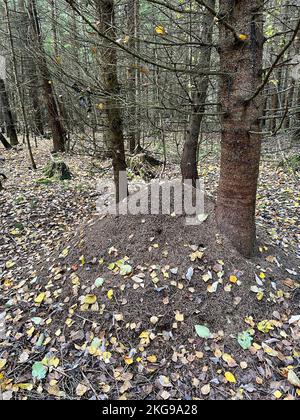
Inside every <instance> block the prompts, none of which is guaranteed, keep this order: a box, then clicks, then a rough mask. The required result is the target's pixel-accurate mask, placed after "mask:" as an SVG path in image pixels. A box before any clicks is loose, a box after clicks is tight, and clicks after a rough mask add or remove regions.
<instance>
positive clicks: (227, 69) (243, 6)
mask: <svg viewBox="0 0 300 420" xmlns="http://www.w3.org/2000/svg"><path fill="white" fill-rule="evenodd" d="M261 12H262V1H261V0H255V1H253V0H235V1H222V2H221V10H220V13H221V16H224V19H226V20H227V21H228V22H229V23H230V24H231V25H232V26H233V27H234V28H235V29H236V31H237V33H239V34H245V35H247V39H246V40H245V41H241V42H238V41H236V40H234V37H233V36H232V33H231V32H230V31H228V30H227V29H226V28H225V26H224V25H221V24H220V29H221V31H220V59H221V72H222V73H225V74H227V76H225V75H224V76H222V77H221V83H220V102H221V104H222V111H223V112H224V113H225V115H224V116H223V117H222V158H221V175H220V184H219V191H218V198H217V209H216V213H217V221H218V225H219V228H220V230H221V231H222V232H224V233H225V234H226V235H227V236H228V237H229V238H230V239H231V241H232V243H233V245H234V246H235V247H236V248H237V249H238V250H239V251H240V252H241V254H243V255H244V256H246V257H251V256H252V255H253V253H254V251H255V243H256V228H255V208H256V193H257V183H258V176H259V164H260V154H261V134H259V133H260V123H259V117H260V116H261V115H262V105H263V104H262V96H261V95H259V96H258V97H257V98H256V99H255V100H254V101H251V102H249V101H247V98H249V97H251V93H253V92H254V91H256V90H257V88H258V87H259V86H260V84H261V81H262V56H263V18H262V15H261Z"/></svg>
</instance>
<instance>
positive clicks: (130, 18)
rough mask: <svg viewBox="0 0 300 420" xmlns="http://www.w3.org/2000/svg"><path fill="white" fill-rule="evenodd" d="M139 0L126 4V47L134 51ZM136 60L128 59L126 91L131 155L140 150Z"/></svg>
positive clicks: (132, 0) (131, 0)
mask: <svg viewBox="0 0 300 420" xmlns="http://www.w3.org/2000/svg"><path fill="white" fill-rule="evenodd" d="M139 8H140V3H139V0H128V3H127V31H128V36H129V42H128V47H129V48H130V49H131V50H132V51H135V50H136V48H137V43H138V41H137V38H138V26H139ZM137 61H138V60H137V59H136V58H135V57H130V62H129V69H128V89H129V95H128V97H129V98H128V99H129V104H130V109H129V112H130V117H131V118H130V120H129V133H128V137H129V151H130V153H131V154H133V153H135V152H136V149H140V147H139V145H140V139H139V128H138V109H137V100H138V88H139V86H138V71H137V65H138V62H137Z"/></svg>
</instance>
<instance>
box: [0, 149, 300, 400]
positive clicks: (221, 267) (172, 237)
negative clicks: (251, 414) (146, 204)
mask: <svg viewBox="0 0 300 420" xmlns="http://www.w3.org/2000/svg"><path fill="white" fill-rule="evenodd" d="M5 153H6V160H7V161H8V163H7V164H6V166H7V167H6V168H5V169H6V171H10V173H11V177H10V180H9V182H8V183H7V184H6V190H5V191H3V192H2V193H1V195H0V202H1V203H0V204H1V209H2V211H1V242H0V262H1V268H0V279H1V285H0V336H1V338H0V388H1V392H2V395H3V398H4V399H22V398H23V399H24V398H25V399H26V398H29V399H30V398H32V399H62V398H68V399H77V398H84V399H86V398H87V399H108V398H109V399H145V398H148V399H149V398H150V399H162V400H168V399H203V398H207V399H235V400H237V399H265V398H266V397H267V398H268V399H274V400H275V399H288V400H291V399H299V397H300V384H299V376H300V372H299V364H300V349H299V339H300V307H299V275H298V274H297V273H299V272H300V270H299V261H300V260H299V255H300V253H299V230H297V229H296V220H297V211H296V209H295V207H294V204H295V202H298V203H299V197H300V195H299V187H298V185H299V184H297V185H292V184H291V183H292V180H291V178H290V177H288V175H287V174H285V173H284V172H282V171H281V172H280V173H279V177H278V178H277V179H278V182H277V183H276V182H274V177H273V178H271V176H270V171H269V168H268V170H265V171H264V168H262V178H263V181H264V183H265V185H264V188H263V189H261V191H260V197H259V204H258V220H259V225H260V224H263V225H264V226H265V229H259V236H260V238H259V239H260V243H261V247H260V254H259V255H258V256H257V257H256V258H255V259H254V260H253V261H246V260H244V259H243V258H242V257H241V256H240V255H239V254H238V253H237V252H235V251H234V250H232V248H231V246H230V244H229V243H228V241H227V240H226V239H224V238H223V237H222V236H221V235H219V233H218V231H217V229H216V227H215V222H214V216H213V204H212V203H210V201H208V202H207V206H206V213H207V217H205V221H204V223H203V224H202V225H201V226H200V227H197V228H195V227H194V228H191V227H187V226H185V224H184V219H183V218H181V217H172V218H167V217H165V216H149V217H148V216H147V217H145V216H143V217H134V218H133V217H128V218H122V217H120V218H117V219H116V218H114V217H107V218H105V219H103V220H99V219H97V218H96V217H93V212H94V209H95V200H96V198H97V193H96V192H95V190H94V184H95V181H94V178H93V174H91V171H90V169H91V167H90V166H91V165H90V164H91V163H90V161H89V160H88V159H87V160H86V161H83V159H82V157H80V159H78V158H76V156H73V157H71V158H68V159H70V162H68V163H69V164H70V165H71V166H72V169H73V172H74V173H77V177H76V178H75V180H72V181H68V182H67V183H57V184H51V186H49V185H47V186H45V185H41V184H39V183H36V182H35V181H36V179H38V178H40V177H41V174H40V173H36V174H34V173H30V172H29V171H27V170H26V165H24V158H23V154H22V152H18V153H17V152H14V151H12V152H5ZM39 161H42V162H45V163H46V161H47V153H46V151H44V153H43V154H41V156H39ZM18 173H25V174H26V175H25V176H24V177H23V178H22V179H21V180H20V178H19V176H18ZM206 176H208V177H210V176H212V182H211V183H210V185H211V186H212V188H213V185H214V184H213V183H214V179H213V177H214V176H215V175H214V172H213V171H212V170H211V169H209V168H208V169H207V173H206ZM268 181H269V182H268ZM266 184H267V185H268V186H269V188H268V191H267V192H266V188H265V186H266ZM271 197H272V200H273V203H274V204H270V200H271ZM274 197H275V198H274ZM275 203H276V207H278V208H280V209H281V211H280V214H279V215H278V214H277V211H276V208H275V207H274V205H275ZM260 221H261V222H260ZM271 221H272V223H271ZM151 244H152V246H151ZM154 245H155V246H154ZM191 250H192V253H191Z"/></svg>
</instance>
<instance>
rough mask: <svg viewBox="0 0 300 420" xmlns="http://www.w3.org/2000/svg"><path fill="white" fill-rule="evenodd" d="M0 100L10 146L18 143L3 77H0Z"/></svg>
mask: <svg viewBox="0 0 300 420" xmlns="http://www.w3.org/2000/svg"><path fill="white" fill-rule="evenodd" d="M0 101H1V105H2V107H3V114H4V119H5V124H6V130H7V135H8V137H9V140H10V144H11V145H12V146H16V145H17V144H18V143H19V142H18V136H17V131H16V128H15V123H14V119H13V116H12V112H11V109H10V103H9V98H8V94H7V91H6V86H5V82H4V80H3V79H0Z"/></svg>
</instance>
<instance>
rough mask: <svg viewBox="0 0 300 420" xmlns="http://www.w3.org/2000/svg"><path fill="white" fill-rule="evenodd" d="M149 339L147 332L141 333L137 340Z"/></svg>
mask: <svg viewBox="0 0 300 420" xmlns="http://www.w3.org/2000/svg"><path fill="white" fill-rule="evenodd" d="M149 337H150V333H149V331H143V332H142V333H141V334H140V337H139V338H146V339H147V338H149Z"/></svg>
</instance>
